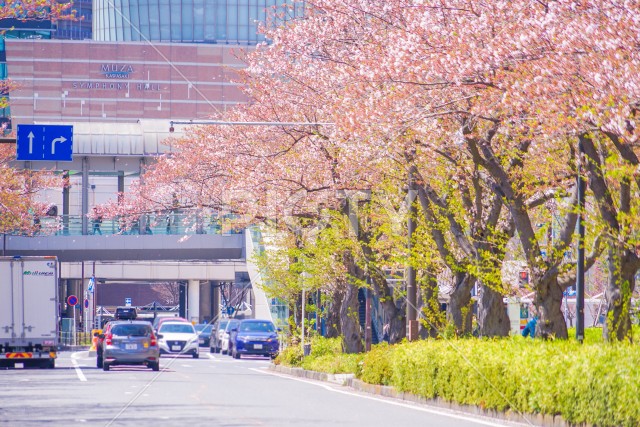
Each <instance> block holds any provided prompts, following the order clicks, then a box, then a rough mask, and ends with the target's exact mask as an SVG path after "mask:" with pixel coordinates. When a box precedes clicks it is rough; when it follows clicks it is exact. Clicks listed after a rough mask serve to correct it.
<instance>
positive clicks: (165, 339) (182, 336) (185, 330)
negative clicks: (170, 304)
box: [158, 321, 200, 359]
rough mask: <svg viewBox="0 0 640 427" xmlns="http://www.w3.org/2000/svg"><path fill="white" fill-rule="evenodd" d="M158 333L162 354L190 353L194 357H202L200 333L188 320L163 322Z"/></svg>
mask: <svg viewBox="0 0 640 427" xmlns="http://www.w3.org/2000/svg"><path fill="white" fill-rule="evenodd" d="M158 333H159V334H160V335H161V336H162V338H161V339H160V340H159V345H160V354H161V355H162V354H176V355H182V354H190V355H191V356H192V357H193V358H194V359H197V358H198V357H200V348H199V347H200V346H199V343H198V334H197V333H196V330H195V329H194V327H193V325H192V324H191V323H188V322H169V321H167V322H162V324H161V325H160V328H159V329H158Z"/></svg>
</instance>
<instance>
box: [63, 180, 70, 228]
mask: <svg viewBox="0 0 640 427" xmlns="http://www.w3.org/2000/svg"><path fill="white" fill-rule="evenodd" d="M62 177H63V178H64V180H65V182H67V183H68V182H69V171H64V172H63V173H62ZM70 188H71V186H70V185H65V186H64V187H63V188H62V234H65V235H66V234H69V201H70V197H69V190H70Z"/></svg>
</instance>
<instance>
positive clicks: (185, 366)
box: [180, 365, 193, 368]
mask: <svg viewBox="0 0 640 427" xmlns="http://www.w3.org/2000/svg"><path fill="white" fill-rule="evenodd" d="M180 366H182V367H183V368H193V366H191V365H180Z"/></svg>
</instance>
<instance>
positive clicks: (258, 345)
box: [253, 344, 262, 350]
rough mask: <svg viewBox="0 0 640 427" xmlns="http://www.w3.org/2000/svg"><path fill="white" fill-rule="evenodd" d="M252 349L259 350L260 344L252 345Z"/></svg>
mask: <svg viewBox="0 0 640 427" xmlns="http://www.w3.org/2000/svg"><path fill="white" fill-rule="evenodd" d="M253 348H255V349H256V350H260V349H261V348H262V344H254V345H253Z"/></svg>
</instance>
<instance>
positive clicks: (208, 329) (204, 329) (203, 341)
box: [194, 323, 213, 347]
mask: <svg viewBox="0 0 640 427" xmlns="http://www.w3.org/2000/svg"><path fill="white" fill-rule="evenodd" d="M194 328H195V329H196V333H197V334H198V343H199V345H200V347H209V345H210V344H211V334H212V333H213V325H211V324H207V323H200V324H198V325H194Z"/></svg>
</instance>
